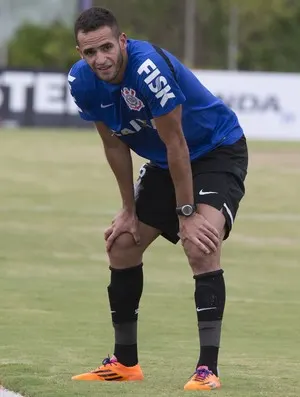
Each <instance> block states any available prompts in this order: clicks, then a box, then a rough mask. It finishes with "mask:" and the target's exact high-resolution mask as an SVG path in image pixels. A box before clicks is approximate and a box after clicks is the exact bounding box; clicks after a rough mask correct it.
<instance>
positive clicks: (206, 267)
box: [184, 204, 225, 390]
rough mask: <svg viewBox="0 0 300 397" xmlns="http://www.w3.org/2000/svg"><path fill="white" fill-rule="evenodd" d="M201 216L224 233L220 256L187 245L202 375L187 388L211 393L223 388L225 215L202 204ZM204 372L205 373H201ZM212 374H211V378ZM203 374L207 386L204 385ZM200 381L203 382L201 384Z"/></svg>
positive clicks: (187, 243) (221, 233)
mask: <svg viewBox="0 0 300 397" xmlns="http://www.w3.org/2000/svg"><path fill="white" fill-rule="evenodd" d="M198 212H199V213H200V214H202V215H203V216H204V217H205V218H206V219H207V220H208V222H209V223H210V224H211V225H213V226H214V227H215V228H216V229H217V230H218V231H219V233H220V245H219V248H218V250H217V252H214V253H211V254H209V255H205V254H203V253H202V252H201V251H200V250H198V249H197V247H196V246H195V245H194V244H191V243H190V242H186V243H185V244H184V250H185V253H186V255H187V257H188V260H189V264H190V266H191V268H192V271H193V275H194V279H195V294H194V297H195V306H196V312H197V320H198V330H199V340H200V355H199V359H198V362H197V365H196V368H198V372H199V373H198V375H197V373H196V375H195V376H194V377H193V378H192V379H191V380H190V381H189V382H188V383H187V384H186V386H185V388H186V389H190V388H196V389H202V390H203V389H204V390H205V389H206V388H207V389H211V388H214V386H215V385H216V387H219V386H220V384H219V380H218V379H217V376H218V369H217V365H218V352H219V346H220V337H221V326H222V318H223V312H224V306H225V283H224V278H223V270H222V269H221V267H220V256H221V244H222V240H223V237H224V235H225V229H224V228H225V217H224V215H223V213H222V212H221V211H219V210H217V209H215V208H213V207H211V206H209V205H207V204H198ZM201 371H202V372H201ZM208 371H211V372H212V374H210V373H209V372H208ZM201 374H202V377H203V382H201ZM199 380H200V381H199Z"/></svg>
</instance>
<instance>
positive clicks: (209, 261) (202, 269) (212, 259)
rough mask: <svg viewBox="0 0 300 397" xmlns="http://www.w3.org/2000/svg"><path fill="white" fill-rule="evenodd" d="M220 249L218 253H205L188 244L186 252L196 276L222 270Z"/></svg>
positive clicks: (185, 248) (185, 246)
mask: <svg viewBox="0 0 300 397" xmlns="http://www.w3.org/2000/svg"><path fill="white" fill-rule="evenodd" d="M219 250H220V248H219V249H218V251H217V252H211V253H210V254H205V253H203V252H202V251H201V250H200V249H199V248H198V247H197V246H196V245H195V244H192V243H190V242H187V243H186V244H185V245H184V251H185V254H186V256H187V258H188V261H189V264H190V266H191V268H192V270H193V273H194V274H202V273H207V272H212V271H214V270H218V269H219V268H220V251H219Z"/></svg>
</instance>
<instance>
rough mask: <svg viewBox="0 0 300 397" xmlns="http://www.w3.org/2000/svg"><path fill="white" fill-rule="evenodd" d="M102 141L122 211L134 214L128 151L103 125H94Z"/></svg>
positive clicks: (131, 172)
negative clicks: (117, 190) (115, 180)
mask: <svg viewBox="0 0 300 397" xmlns="http://www.w3.org/2000/svg"><path fill="white" fill-rule="evenodd" d="M95 125H96V128H97V130H98V132H99V135H100V137H101V138H102V141H103V146H104V151H105V155H106V158H107V161H108V163H109V165H110V168H111V169H112V171H113V173H114V175H115V177H116V179H117V182H118V185H119V190H120V194H121V198H122V201H123V209H125V210H126V211H127V212H132V213H134V212H135V201H134V185H133V167H132V158H131V153H130V149H129V147H128V146H126V145H125V144H124V143H123V142H122V141H121V140H120V139H118V138H117V137H116V136H114V135H113V134H112V132H111V130H110V129H109V128H108V127H107V126H106V125H105V124H103V123H101V122H97V123H95Z"/></svg>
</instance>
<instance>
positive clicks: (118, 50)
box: [77, 26, 127, 83]
mask: <svg viewBox="0 0 300 397" xmlns="http://www.w3.org/2000/svg"><path fill="white" fill-rule="evenodd" d="M77 41H78V46H77V50H78V51H79V53H80V56H81V58H83V59H85V61H86V62H87V63H88V64H89V66H90V67H91V68H92V69H93V71H94V72H95V73H96V75H97V76H98V77H99V79H101V80H104V81H107V82H112V83H114V82H115V81H114V80H119V78H120V76H119V74H121V73H120V72H121V71H122V66H123V64H124V55H125V53H126V45H127V39H126V36H125V34H124V33H122V34H121V35H120V36H119V37H116V34H115V32H114V31H113V30H112V29H111V28H110V27H108V26H104V27H102V28H99V29H97V30H94V31H92V32H88V33H83V32H82V31H79V32H78V36H77Z"/></svg>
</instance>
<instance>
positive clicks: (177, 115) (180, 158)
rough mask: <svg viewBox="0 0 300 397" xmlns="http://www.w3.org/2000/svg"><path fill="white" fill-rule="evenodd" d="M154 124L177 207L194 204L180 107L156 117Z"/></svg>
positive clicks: (190, 171) (188, 157)
mask: <svg viewBox="0 0 300 397" xmlns="http://www.w3.org/2000/svg"><path fill="white" fill-rule="evenodd" d="M155 124H156V127H157V130H158V133H159V136H160V138H161V139H162V141H163V142H164V144H165V145H166V148H167V155H168V165H169V170H170V174H171V177H172V180H173V183H174V187H175V193H176V200H177V205H178V206H181V205H184V204H193V203H194V193H193V178H192V170H191V161H190V156H189V150H188V147H187V143H186V140H185V137H184V135H183V131H182V127H181V105H180V106H177V107H176V108H175V109H174V110H172V111H171V112H170V113H168V114H166V115H164V116H160V117H156V118H155Z"/></svg>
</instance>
